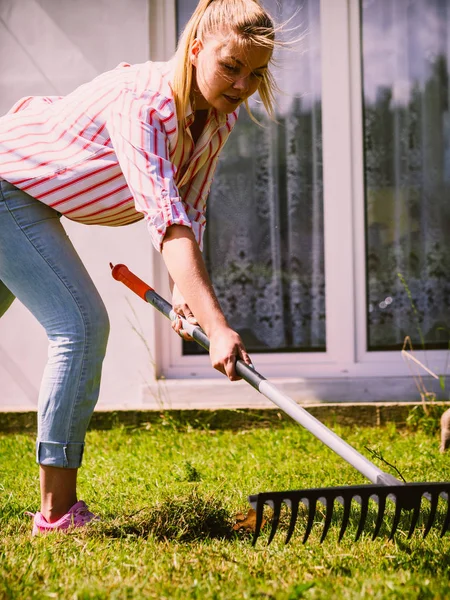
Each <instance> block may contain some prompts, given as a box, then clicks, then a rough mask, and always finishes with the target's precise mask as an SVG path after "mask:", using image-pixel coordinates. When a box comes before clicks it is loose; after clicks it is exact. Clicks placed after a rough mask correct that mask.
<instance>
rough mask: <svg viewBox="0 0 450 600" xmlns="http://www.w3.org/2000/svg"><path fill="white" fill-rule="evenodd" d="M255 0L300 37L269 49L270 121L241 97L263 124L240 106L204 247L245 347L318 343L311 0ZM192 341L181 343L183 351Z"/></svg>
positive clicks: (316, 44) (315, 61) (316, 118)
mask: <svg viewBox="0 0 450 600" xmlns="http://www.w3.org/2000/svg"><path fill="white" fill-rule="evenodd" d="M195 4H196V2H192V5H193V6H192V7H191V9H192V8H193V7H194V6H195ZM265 6H266V7H267V8H268V10H269V11H270V12H271V14H273V15H274V16H275V18H276V19H277V21H278V22H284V21H286V20H287V19H289V18H290V17H292V21H291V22H290V24H289V28H290V29H291V30H292V31H291V34H290V35H291V38H299V37H302V38H303V39H302V41H301V43H295V44H293V46H292V47H291V48H290V49H282V50H280V51H277V60H278V64H279V66H278V67H277V69H276V70H275V76H276V79H277V83H278V85H279V87H280V88H281V90H282V91H283V93H282V94H280V95H279V97H278V107H277V123H273V122H270V121H269V120H268V119H267V117H266V116H265V113H264V110H263V109H262V108H261V103H260V102H258V101H252V103H251V107H252V112H253V113H254V115H255V117H256V118H257V119H258V120H260V121H261V123H262V124H263V127H261V126H258V125H256V124H255V123H254V122H252V121H251V120H250V118H249V117H248V115H247V113H246V111H245V110H244V109H242V110H241V114H240V117H239V121H238V124H237V126H236V128H235V130H234V131H233V133H232V134H231V136H230V138H229V140H228V142H227V144H226V146H225V149H224V152H223V154H222V156H221V159H220V161H219V165H218V169H217V172H216V176H215V178H214V183H213V186H212V190H211V193H210V197H209V200H208V212H207V228H206V237H205V243H204V256H205V260H206V263H207V266H208V270H209V273H210V275H211V279H212V281H213V284H214V287H215V290H216V292H217V295H218V297H219V300H220V303H221V306H222V307H223V309H224V312H225V314H226V315H227V317H228V319H229V322H230V324H231V326H232V327H233V328H235V329H236V330H237V331H239V333H240V334H241V336H242V337H243V339H244V342H245V344H246V346H247V348H248V350H250V351H252V352H255V351H256V352H257V351H266V352H274V351H306V350H307V351H323V350H325V283H324V250H323V202H322V137H321V98H320V24H319V0H302V1H301V2H300V1H299V0H297V1H286V0H285V1H283V2H279V1H277V0H272V1H269V2H265ZM183 14H184V15H185V14H186V6H185V2H184V1H183ZM196 351H197V347H196V345H194V344H189V343H187V344H186V343H185V344H184V352H185V353H188V354H191V353H194V352H196Z"/></svg>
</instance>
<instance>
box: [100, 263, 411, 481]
mask: <svg viewBox="0 0 450 600" xmlns="http://www.w3.org/2000/svg"><path fill="white" fill-rule="evenodd" d="M110 266H111V269H112V276H113V277H114V279H116V280H117V281H120V282H122V283H123V284H124V285H126V286H127V287H128V288H129V289H130V290H131V291H132V292H134V293H135V294H137V295H138V296H139V297H140V298H142V299H143V300H145V301H146V302H148V303H149V304H151V305H152V306H153V307H154V308H156V309H157V310H158V311H159V312H160V313H162V314H163V315H164V316H165V317H167V318H168V319H170V320H171V321H174V320H175V319H179V318H181V321H182V325H183V329H184V331H186V332H187V333H188V334H189V335H190V336H191V337H192V338H194V340H195V341H196V342H197V343H198V344H200V346H202V347H203V348H205V349H206V350H208V351H209V339H208V337H207V335H206V334H205V332H204V331H203V330H202V329H201V327H199V326H198V325H193V324H192V323H189V322H188V321H187V320H186V319H184V318H183V317H180V316H179V315H178V314H177V313H175V311H174V310H173V308H172V306H171V305H170V304H169V303H168V302H167V301H166V300H165V299H164V298H162V297H161V296H160V295H159V294H158V293H157V292H155V290H154V289H153V288H152V287H150V286H149V285H148V284H147V283H145V282H144V281H142V279H139V277H137V275H135V274H134V273H132V272H131V271H130V270H129V269H128V267H126V266H125V265H121V264H119V265H116V266H113V265H112V264H111V263H110ZM236 372H237V374H238V375H239V376H240V377H242V379H244V381H246V382H247V383H249V384H250V385H251V386H252V387H254V388H255V389H256V390H257V391H258V392H260V393H261V394H263V395H264V396H265V397H266V398H268V399H269V400H271V401H272V402H273V403H274V404H276V405H277V406H278V407H279V408H281V410H282V411H283V412H285V413H286V414H287V415H289V416H290V417H292V419H294V421H296V422H297V423H299V424H300V425H302V426H303V427H305V429H307V430H308V431H309V432H310V433H312V434H313V435H314V436H315V437H316V438H317V439H319V440H320V441H321V442H323V443H324V444H325V445H327V446H328V447H329V448H331V450H333V451H334V452H335V453H336V454H338V455H339V456H340V457H341V458H343V459H344V460H345V461H347V462H348V463H349V464H350V465H352V466H353V467H354V468H355V469H356V470H357V471H359V472H360V473H361V474H362V475H364V476H365V477H367V479H369V480H370V481H372V483H377V484H380V485H401V484H402V482H401V481H399V480H398V479H396V478H395V477H393V476H392V475H390V474H389V473H385V472H384V471H382V470H381V469H379V468H378V467H377V466H376V465H374V464H373V463H372V462H371V461H370V460H368V459H367V458H366V457H365V456H363V455H362V454H360V453H359V452H358V451H357V450H355V448H353V447H352V446H350V444H347V442H345V441H344V440H343V439H341V438H340V437H339V436H338V435H337V434H335V433H334V432H333V431H331V429H328V427H326V426H325V425H324V424H323V423H321V422H320V421H319V420H318V419H316V418H315V417H313V416H312V415H311V414H310V413H309V412H307V411H306V410H305V409H303V408H302V407H301V406H299V405H298V404H297V403H296V402H294V400H292V398H290V397H289V396H287V395H286V394H283V393H282V392H280V390H278V389H277V388H276V387H275V385H274V384H273V383H271V382H270V381H268V380H267V379H266V378H265V377H263V376H262V375H261V374H260V373H258V372H257V371H256V370H255V369H254V368H252V367H249V366H248V365H247V364H246V363H244V362H243V361H242V360H237V361H236Z"/></svg>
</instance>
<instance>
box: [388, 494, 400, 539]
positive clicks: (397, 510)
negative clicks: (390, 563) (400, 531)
mask: <svg viewBox="0 0 450 600" xmlns="http://www.w3.org/2000/svg"><path fill="white" fill-rule="evenodd" d="M401 514H402V505H401V504H400V502H399V501H398V500H397V498H396V499H395V514H394V521H393V523H392V529H391V533H390V535H389V540H393V539H394V535H395V532H396V531H397V527H398V524H399V523H400V516H401Z"/></svg>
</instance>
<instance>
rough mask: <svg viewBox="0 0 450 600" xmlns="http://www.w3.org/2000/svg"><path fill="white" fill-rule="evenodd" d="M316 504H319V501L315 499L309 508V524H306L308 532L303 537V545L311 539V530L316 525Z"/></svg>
mask: <svg viewBox="0 0 450 600" xmlns="http://www.w3.org/2000/svg"><path fill="white" fill-rule="evenodd" d="M316 504H317V500H316V499H315V498H314V500H311V501H310V503H309V506H308V510H309V512H308V523H307V524H306V531H305V535H304V536H303V543H304V544H305V543H306V540H307V539H308V538H309V534H310V533H311V529H312V526H313V523H314V517H315V515H316Z"/></svg>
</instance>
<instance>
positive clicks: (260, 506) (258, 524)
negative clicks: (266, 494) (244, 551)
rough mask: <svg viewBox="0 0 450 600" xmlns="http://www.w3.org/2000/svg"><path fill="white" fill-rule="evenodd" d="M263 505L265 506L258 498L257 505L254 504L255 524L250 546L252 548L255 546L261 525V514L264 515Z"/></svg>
mask: <svg viewBox="0 0 450 600" xmlns="http://www.w3.org/2000/svg"><path fill="white" fill-rule="evenodd" d="M264 504H265V503H264V501H263V500H261V499H259V498H258V500H257V503H256V523H255V533H254V535H253V541H252V546H254V545H255V544H256V540H257V539H258V536H259V534H260V531H261V525H262V521H263V514H264Z"/></svg>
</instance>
